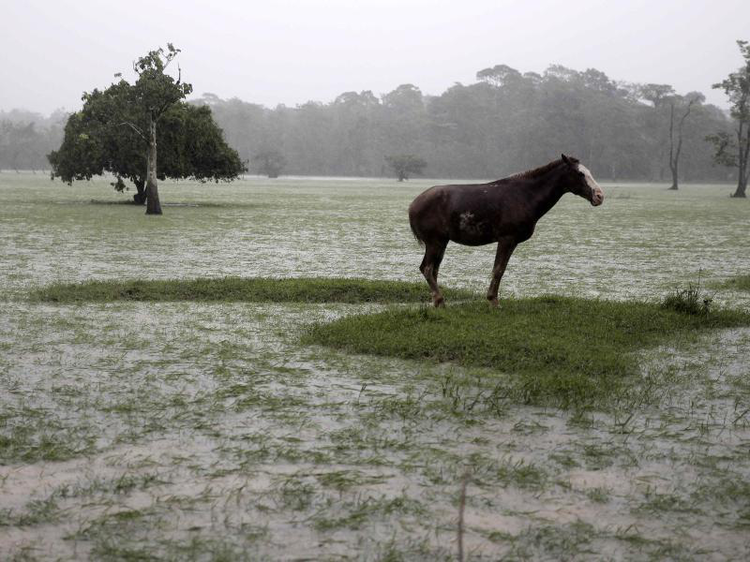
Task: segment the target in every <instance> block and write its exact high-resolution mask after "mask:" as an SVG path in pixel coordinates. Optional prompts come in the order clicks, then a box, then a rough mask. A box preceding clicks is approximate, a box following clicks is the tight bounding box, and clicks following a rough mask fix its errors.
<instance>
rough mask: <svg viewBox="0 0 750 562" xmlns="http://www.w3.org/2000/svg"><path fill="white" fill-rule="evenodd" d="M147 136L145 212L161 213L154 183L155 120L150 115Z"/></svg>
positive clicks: (157, 192) (149, 213)
mask: <svg viewBox="0 0 750 562" xmlns="http://www.w3.org/2000/svg"><path fill="white" fill-rule="evenodd" d="M148 128H149V137H148V175H147V176H146V214H147V215H161V203H159V188H158V187H157V185H156V120H155V119H154V118H153V117H151V119H150V121H149V124H148Z"/></svg>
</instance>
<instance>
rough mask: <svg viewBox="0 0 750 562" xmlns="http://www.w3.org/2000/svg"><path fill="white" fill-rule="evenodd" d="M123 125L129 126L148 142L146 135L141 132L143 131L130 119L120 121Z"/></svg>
mask: <svg viewBox="0 0 750 562" xmlns="http://www.w3.org/2000/svg"><path fill="white" fill-rule="evenodd" d="M123 125H127V126H129V127H130V128H131V129H133V130H134V131H135V132H136V133H138V136H139V137H141V138H142V139H143V140H145V141H146V142H148V139H147V138H146V135H144V134H143V131H141V130H140V129H139V128H138V127H136V126H135V125H133V124H132V123H131V122H130V121H123V122H122V123H120V126H123Z"/></svg>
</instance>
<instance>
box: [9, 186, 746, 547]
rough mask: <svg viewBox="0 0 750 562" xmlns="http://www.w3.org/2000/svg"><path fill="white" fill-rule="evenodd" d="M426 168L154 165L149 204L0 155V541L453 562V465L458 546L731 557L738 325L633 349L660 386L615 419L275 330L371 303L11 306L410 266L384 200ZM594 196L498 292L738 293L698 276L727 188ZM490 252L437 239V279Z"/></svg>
mask: <svg viewBox="0 0 750 562" xmlns="http://www.w3.org/2000/svg"><path fill="white" fill-rule="evenodd" d="M432 183H437V182H432ZM429 185H431V182H428V181H416V182H409V183H408V184H406V185H403V184H397V183H396V182H391V181H386V180H366V181H363V180H336V181H333V180H329V179H317V180H310V179H299V178H293V179H282V180H279V181H269V180H261V179H248V180H245V181H242V182H239V183H235V184H231V185H223V184H221V185H212V184H206V185H200V184H190V183H184V184H179V185H176V184H171V183H168V182H165V183H163V184H162V185H161V187H160V191H161V193H162V200H163V203H164V204H165V205H164V212H165V214H164V216H162V217H159V218H154V217H146V216H145V215H143V210H142V209H138V208H134V207H131V206H129V205H118V204H111V203H112V202H114V201H117V200H121V199H122V198H123V196H121V195H115V194H112V193H111V192H110V188H109V187H108V186H107V182H106V181H99V182H94V183H92V184H85V183H84V184H81V185H75V186H74V187H68V186H65V185H62V184H60V183H50V182H48V181H47V180H46V178H45V177H43V176H33V175H23V174H22V175H16V174H0V200H1V201H2V205H0V249H1V250H0V287H1V289H0V304H1V305H2V312H0V558H1V559H13V557H17V558H18V559H30V560H36V559H39V560H58V559H62V560H78V559H85V558H87V557H90V558H94V559H113V560H114V559H126V558H131V559H138V557H140V559H148V556H152V557H156V558H161V559H196V560H214V559H217V560H218V559H237V558H243V557H244V558H247V559H269V560H272V559H290V560H291V559H299V560H303V559H307V560H309V559H357V560H359V559H365V560H377V559H391V560H398V559H404V560H418V559H425V560H427V559H429V560H435V559H455V556H456V548H457V547H456V532H457V531H456V529H457V520H458V509H459V508H458V505H459V502H458V497H459V494H460V488H461V482H462V481H463V478H464V477H465V475H466V474H467V473H468V474H470V477H469V480H468V484H467V489H466V497H467V500H466V507H465V525H466V530H465V537H464V541H465V545H466V557H467V559H470V560H485V559H486V560H496V559H498V558H502V557H507V558H510V559H532V560H540V559H549V560H561V559H596V560H598V559H603V558H604V559H633V560H640V559H669V558H671V559H701V560H706V559H708V560H725V559H742V558H746V557H747V556H748V553H750V533H748V528H749V527H750V413H748V412H750V383H749V382H748V381H750V373H748V370H749V367H748V365H750V361H748V359H749V356H748V351H747V350H748V344H750V331H749V330H735V331H731V332H716V333H712V334H709V335H707V336H705V337H703V338H701V339H700V340H699V341H693V340H688V341H681V342H675V343H674V345H671V346H669V347H664V348H659V349H657V350H653V351H650V352H648V354H647V355H646V356H645V357H644V363H643V364H644V377H648V376H649V375H653V376H655V377H656V376H658V377H662V378H665V377H667V379H665V380H669V381H670V384H669V385H668V386H661V387H659V388H658V391H657V392H656V394H657V395H656V396H652V397H651V399H650V400H649V401H648V402H642V403H641V402H634V403H632V404H626V405H624V406H623V407H622V408H620V409H617V410H615V411H612V412H606V413H602V412H595V413H586V414H580V413H576V412H570V411H559V410H555V409H551V408H539V407H529V406H522V405H517V404H503V406H502V409H501V411H487V410H469V409H467V408H463V409H462V406H461V405H462V404H467V403H471V402H472V400H471V398H472V393H475V394H476V393H477V392H480V391H481V390H480V389H479V387H477V388H476V389H474V388H472V387H471V386H470V385H463V386H461V387H460V389H459V390H458V391H457V392H463V393H465V395H464V396H462V397H459V399H458V400H457V402H456V403H457V404H458V406H457V407H456V408H454V410H455V411H450V410H451V409H450V408H447V407H446V406H445V402H446V391H445V389H446V388H447V387H449V386H450V384H451V381H453V380H458V379H461V380H467V379H470V378H471V377H472V376H475V375H476V376H481V373H473V372H467V371H464V370H462V369H460V368H459V367H456V366H453V365H433V364H422V363H415V362H407V361H400V360H395V359H384V358H374V357H362V356H349V355H346V354H343V353H338V352H332V351H329V350H324V349H320V348H307V347H302V346H300V345H299V344H298V343H297V341H298V335H299V333H300V331H301V330H302V329H304V327H305V326H306V325H309V323H311V322H314V321H319V320H326V319H331V318H336V317H339V316H341V315H346V314H352V313H357V312H362V311H364V310H369V309H374V308H377V307H374V306H372V305H367V306H365V305H363V306H355V305H340V304H336V305H303V304H292V303H290V304H265V303H264V304H254V303H229V304H200V305H198V304H193V303H113V304H85V305H65V306H55V305H47V304H33V303H30V302H28V301H27V300H26V297H27V294H28V291H29V290H30V289H33V288H35V287H39V286H43V285H45V284H48V283H53V282H61V281H62V282H81V281H87V280H91V279H131V278H150V279H170V278H193V277H223V276H228V275H232V276H246V277H261V276H266V277H314V276H319V277H366V278H374V279H394V280H419V279H420V275H419V272H418V269H417V266H418V264H419V262H420V261H421V251H420V248H419V246H418V245H417V244H416V243H415V242H414V240H413V238H412V236H411V232H410V230H409V226H408V221H407V218H406V208H407V206H408V204H409V202H410V201H411V199H412V198H413V197H414V196H415V195H416V194H417V193H419V192H420V191H421V190H422V189H425V188H427V187H428V186H429ZM604 188H605V193H606V200H605V203H604V205H603V206H602V207H598V208H593V207H591V206H590V205H589V203H588V202H586V201H583V200H581V199H578V198H576V197H574V196H572V195H568V196H566V197H564V198H563V200H562V201H561V202H560V204H558V206H557V207H555V208H554V209H553V210H552V211H551V212H550V213H549V215H548V216H546V217H545V218H544V219H543V220H542V221H541V222H540V224H539V225H538V228H537V231H536V233H535V235H534V237H533V238H532V239H531V240H530V241H529V242H527V243H526V244H523V245H522V246H520V247H519V249H518V250H517V251H516V253H515V254H514V256H513V258H512V259H511V262H510V265H509V267H508V270H507V272H506V276H505V279H504V280H503V283H502V285H501V294H500V296H501V306H502V298H503V297H508V296H531V295H539V294H544V293H556V294H565V295H577V296H586V297H600V298H608V299H630V298H635V299H646V300H655V299H660V298H661V297H662V296H663V295H664V294H665V293H666V292H668V291H669V290H672V289H674V288H676V287H684V286H686V285H687V284H688V283H702V284H703V285H704V286H706V287H707V290H709V292H711V293H713V298H714V302H715V303H717V304H718V305H728V306H735V307H744V308H748V307H750V294H748V293H741V292H735V291H726V290H718V289H716V290H715V289H711V288H710V283H712V282H714V281H720V280H723V279H725V278H729V277H731V276H734V275H738V274H746V273H747V272H748V271H749V270H750V251H749V250H750V238H748V236H747V225H748V224H750V209H748V208H747V205H746V204H745V202H744V201H735V200H731V199H730V198H729V197H728V195H729V193H730V191H731V188H730V187H729V186H685V187H684V188H683V189H682V190H681V191H679V192H677V193H675V192H671V191H666V190H664V188H663V186H653V185H605V186H604ZM493 258H494V249H493V248H490V247H482V248H467V247H460V246H456V245H450V246H449V248H448V251H447V253H446V257H445V261H444V262H443V266H442V268H441V284H445V285H448V286H452V287H463V288H471V289H475V290H477V291H480V292H484V290H485V289H486V284H487V282H488V279H489V273H490V269H491V266H492V260H493ZM428 296H429V295H428V291H427V287H426V284H425V301H427V300H428ZM448 305H450V303H448ZM665 373H666V375H665ZM222 557H223V558H222Z"/></svg>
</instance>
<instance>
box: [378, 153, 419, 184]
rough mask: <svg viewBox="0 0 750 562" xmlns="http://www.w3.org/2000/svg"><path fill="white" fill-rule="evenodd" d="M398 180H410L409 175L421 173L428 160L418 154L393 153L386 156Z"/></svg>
mask: <svg viewBox="0 0 750 562" xmlns="http://www.w3.org/2000/svg"><path fill="white" fill-rule="evenodd" d="M385 161H386V162H388V165H389V166H390V168H391V170H393V173H394V174H396V177H397V178H398V181H404V180H408V179H409V176H412V175H414V174H421V173H422V171H423V170H424V169H425V167H426V166H427V161H426V160H425V159H424V158H420V157H419V156H417V155H416V154H393V155H390V156H386V157H385Z"/></svg>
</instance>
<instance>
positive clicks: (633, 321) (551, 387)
mask: <svg viewBox="0 0 750 562" xmlns="http://www.w3.org/2000/svg"><path fill="white" fill-rule="evenodd" d="M747 325H750V314H748V313H746V312H741V311H732V310H713V309H712V310H711V311H710V312H707V313H705V314H686V313H681V312H678V311H676V310H673V309H670V308H669V307H664V306H662V305H660V304H658V303H645V302H614V301H605V300H586V299H580V298H563V297H556V296H545V297H537V298H528V299H519V300H507V301H503V302H502V305H501V307H500V309H492V308H490V307H488V306H487V304H486V303H478V302H472V303H467V304H463V305H454V306H451V307H448V308H446V309H432V308H428V307H421V308H418V309H414V308H411V309H390V310H387V311H384V312H380V313H374V314H360V315H354V316H348V317H345V318H342V319H339V320H336V321H334V322H330V323H318V324H315V325H314V326H312V327H311V329H310V330H309V332H308V333H307V334H306V335H305V336H304V337H303V341H304V342H305V343H308V344H319V345H324V346H330V347H334V348H338V349H343V350H346V351H349V352H354V353H368V354H374V355H384V356H394V357H400V358H404V359H427V360H432V361H438V362H444V361H455V362H457V363H459V364H462V365H465V366H473V367H484V368H491V369H493V370H497V371H502V372H504V373H506V374H508V375H510V376H509V377H508V380H509V383H508V387H507V388H505V389H504V390H503V394H504V395H505V396H506V397H508V398H510V399H511V400H513V401H520V402H524V403H536V404H552V405H557V406H561V407H572V406H575V407H588V406H592V405H594V404H596V403H601V401H602V400H603V399H610V398H614V397H616V396H617V395H618V392H619V391H620V390H622V389H623V388H624V386H623V385H624V384H625V382H626V380H627V379H628V378H629V377H631V376H633V375H636V374H637V373H638V356H637V354H636V353H635V352H636V351H638V350H640V349H642V348H647V347H650V346H655V345H658V344H662V343H665V342H668V341H669V340H670V338H672V337H674V336H676V335H677V334H679V333H686V332H697V331H701V330H706V329H710V328H731V327H737V326H747Z"/></svg>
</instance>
